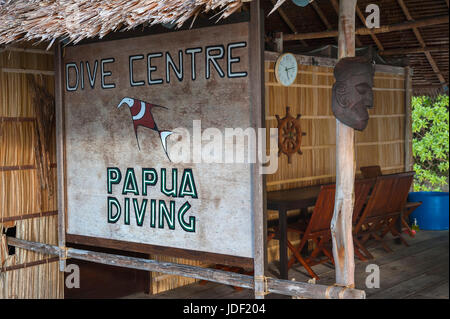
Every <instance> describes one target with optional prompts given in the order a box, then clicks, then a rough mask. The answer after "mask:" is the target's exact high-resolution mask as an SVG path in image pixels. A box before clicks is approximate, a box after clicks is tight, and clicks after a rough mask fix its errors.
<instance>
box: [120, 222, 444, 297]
mask: <svg viewBox="0 0 450 319" xmlns="http://www.w3.org/2000/svg"><path fill="white" fill-rule="evenodd" d="M404 238H405V239H406V240H407V242H408V243H409V245H410V246H409V247H406V246H404V245H401V244H396V243H395V242H394V240H393V239H392V238H389V237H387V239H386V242H387V243H388V245H389V246H390V248H392V250H393V252H391V253H387V252H386V251H384V250H383V249H382V248H380V247H371V248H369V251H370V252H371V253H372V254H373V255H374V257H375V259H373V260H370V261H368V262H362V261H360V260H358V259H356V260H355V262H356V267H355V283H356V287H357V288H358V289H364V290H365V291H366V295H367V298H368V299H418V298H420V299H430V298H431V299H448V298H449V268H448V267H449V232H448V231H419V232H418V233H417V235H416V237H414V238H411V237H408V236H406V235H405V236H404ZM369 264H375V265H377V266H379V270H380V288H372V289H369V288H367V287H366V284H365V281H366V278H367V276H368V275H369V273H367V272H366V267H367V265H369ZM277 267H278V263H277V262H273V263H270V264H269V267H268V269H267V275H268V276H271V277H277V276H278V268H277ZM313 269H314V271H315V272H316V273H317V274H318V275H319V277H320V278H321V279H320V280H319V281H318V282H317V283H318V284H324V285H332V284H333V283H334V267H333V265H331V264H321V265H317V266H314V267H313ZM288 276H289V279H290V280H296V281H302V282H306V281H308V280H309V279H310V277H309V276H308V274H307V273H306V271H305V269H304V268H303V267H302V266H301V265H299V264H295V265H294V267H292V268H291V269H290V270H289V274H288ZM253 297H254V295H253V291H252V290H249V289H242V290H241V291H238V290H236V289H234V288H233V287H231V286H226V285H221V284H216V283H212V282H208V283H206V284H203V285H201V284H199V283H195V284H191V285H188V286H185V287H180V288H176V289H173V290H170V291H167V292H163V293H160V294H157V295H146V294H144V293H138V294H134V295H130V296H128V297H127V298H177V299H224V298H225V299H251V298H253ZM266 298H268V299H285V298H290V297H289V296H282V295H275V294H269V295H268V296H266Z"/></svg>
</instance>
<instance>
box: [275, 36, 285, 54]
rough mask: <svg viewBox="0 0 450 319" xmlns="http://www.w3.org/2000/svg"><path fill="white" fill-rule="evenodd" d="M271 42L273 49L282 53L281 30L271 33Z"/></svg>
mask: <svg viewBox="0 0 450 319" xmlns="http://www.w3.org/2000/svg"><path fill="white" fill-rule="evenodd" d="M273 42H274V43H275V51H276V52H278V53H283V32H276V33H275V34H274V35H273Z"/></svg>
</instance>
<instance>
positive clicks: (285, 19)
mask: <svg viewBox="0 0 450 319" xmlns="http://www.w3.org/2000/svg"><path fill="white" fill-rule="evenodd" d="M270 1H271V2H272V4H273V5H275V4H276V1H275V0H270ZM277 11H278V14H279V15H280V16H281V19H283V21H284V22H285V23H286V25H287V26H288V27H289V29H290V30H291V32H292V33H298V31H297V28H296V27H295V26H294V24H293V23H292V22H291V20H290V19H289V18H288V16H287V15H286V13H285V12H284V10H283V9H281V7H278V8H277ZM300 43H301V44H302V45H303V46H304V47H307V46H308V43H306V41H304V40H300ZM280 52H283V51H280Z"/></svg>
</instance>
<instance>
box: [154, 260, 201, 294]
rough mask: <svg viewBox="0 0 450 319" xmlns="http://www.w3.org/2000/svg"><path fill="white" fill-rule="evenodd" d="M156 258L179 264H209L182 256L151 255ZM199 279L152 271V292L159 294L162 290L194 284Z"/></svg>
mask: <svg viewBox="0 0 450 319" xmlns="http://www.w3.org/2000/svg"><path fill="white" fill-rule="evenodd" d="M151 258H152V259H154V260H159V261H165V262H173V263H177V264H185V265H192V266H209V265H208V264H205V263H203V262H200V261H195V260H188V259H181V258H171V257H165V256H151ZM197 281H199V280H198V279H194V278H188V277H181V276H173V275H167V274H162V273H157V272H152V280H151V292H152V294H157V293H160V292H164V291H167V290H170V289H174V288H178V287H182V286H185V285H189V284H192V283H194V282H197Z"/></svg>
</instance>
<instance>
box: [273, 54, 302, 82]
mask: <svg viewBox="0 0 450 319" xmlns="http://www.w3.org/2000/svg"><path fill="white" fill-rule="evenodd" d="M297 72H298V66H297V60H296V59H295V56H294V55H293V54H292V53H284V54H282V55H280V56H279V57H278V59H277V62H276V63H275V78H276V79H277V81H278V83H281V84H282V85H284V86H289V85H291V84H292V83H294V81H295V79H296V78H297Z"/></svg>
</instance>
